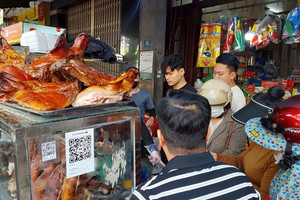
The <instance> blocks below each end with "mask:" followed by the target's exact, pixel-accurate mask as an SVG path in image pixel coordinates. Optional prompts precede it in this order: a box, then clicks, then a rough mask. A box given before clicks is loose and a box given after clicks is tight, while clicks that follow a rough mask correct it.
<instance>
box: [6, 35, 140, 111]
mask: <svg viewBox="0 0 300 200" xmlns="http://www.w3.org/2000/svg"><path fill="white" fill-rule="evenodd" d="M0 45H1V46H0V102H1V103H12V104H17V105H18V106H22V107H26V108H31V109H34V110H37V111H50V110H58V109H64V108H66V107H68V106H73V107H77V106H84V105H91V104H102V103H114V102H119V101H122V100H123V98H124V96H127V93H128V91H129V90H130V89H131V87H132V85H133V82H134V78H135V76H136V74H137V73H138V71H137V70H136V69H131V70H129V71H128V72H126V73H123V74H122V75H121V76H120V77H113V76H110V75H108V74H105V73H103V72H100V71H97V70H95V69H93V68H89V67H87V66H86V65H85V62H84V59H83V56H84V52H85V50H86V49H87V47H88V35H87V34H85V33H81V34H79V35H78V36H77V37H76V39H75V42H74V44H73V46H72V47H70V48H68V47H67V40H66V35H65V34H62V35H60V37H59V38H58V40H57V42H56V44H55V47H54V49H52V50H51V51H50V52H49V53H48V54H46V55H44V56H42V57H40V58H36V59H35V60H34V61H31V62H28V63H25V56H24V55H22V54H18V53H17V52H15V51H14V49H13V48H12V47H11V46H10V45H9V44H8V43H7V41H6V40H5V38H3V37H2V36H0Z"/></svg>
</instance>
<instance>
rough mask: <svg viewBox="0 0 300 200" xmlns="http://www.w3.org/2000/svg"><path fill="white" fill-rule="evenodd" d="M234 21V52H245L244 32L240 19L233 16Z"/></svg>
mask: <svg viewBox="0 0 300 200" xmlns="http://www.w3.org/2000/svg"><path fill="white" fill-rule="evenodd" d="M233 21H234V51H235V52H237V51H245V40H244V31H243V26H242V21H241V18H239V17H237V16H235V17H234V18H233Z"/></svg>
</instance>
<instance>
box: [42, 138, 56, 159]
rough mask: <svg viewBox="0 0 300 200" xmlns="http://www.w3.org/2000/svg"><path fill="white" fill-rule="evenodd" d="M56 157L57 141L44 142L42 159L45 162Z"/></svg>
mask: <svg viewBox="0 0 300 200" xmlns="http://www.w3.org/2000/svg"><path fill="white" fill-rule="evenodd" d="M55 158H56V142H55V141H51V142H45V143H42V160H43V162H45V161H47V160H53V159H55Z"/></svg>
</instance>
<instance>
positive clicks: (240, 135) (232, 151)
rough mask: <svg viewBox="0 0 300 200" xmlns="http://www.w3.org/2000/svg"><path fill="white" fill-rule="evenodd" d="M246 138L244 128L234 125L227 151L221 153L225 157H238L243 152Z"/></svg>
mask: <svg viewBox="0 0 300 200" xmlns="http://www.w3.org/2000/svg"><path fill="white" fill-rule="evenodd" d="M246 142H247V136H246V134H245V131H244V126H242V125H240V124H238V123H237V122H235V123H234V125H233V128H232V133H231V137H230V139H229V145H228V149H226V150H225V151H223V152H222V154H225V155H239V154H240V153H241V152H242V151H244V150H245V147H246Z"/></svg>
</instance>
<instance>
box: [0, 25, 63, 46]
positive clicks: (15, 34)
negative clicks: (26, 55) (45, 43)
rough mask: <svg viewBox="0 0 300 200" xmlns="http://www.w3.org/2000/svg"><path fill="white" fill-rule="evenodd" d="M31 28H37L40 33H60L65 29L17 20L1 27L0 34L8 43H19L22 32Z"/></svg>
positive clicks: (31, 29)
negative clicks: (17, 21)
mask: <svg viewBox="0 0 300 200" xmlns="http://www.w3.org/2000/svg"><path fill="white" fill-rule="evenodd" d="M33 30H38V31H40V32H42V33H45V34H49V35H60V34H62V33H63V32H64V31H65V30H66V29H64V28H58V27H51V26H43V25H37V24H31V23H26V22H19V23H16V24H13V25H10V26H7V27H5V28H3V29H2V30H1V35H2V36H3V37H4V38H5V39H6V40H7V42H8V43H9V44H18V43H20V39H21V36H22V34H23V33H25V32H28V31H33Z"/></svg>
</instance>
